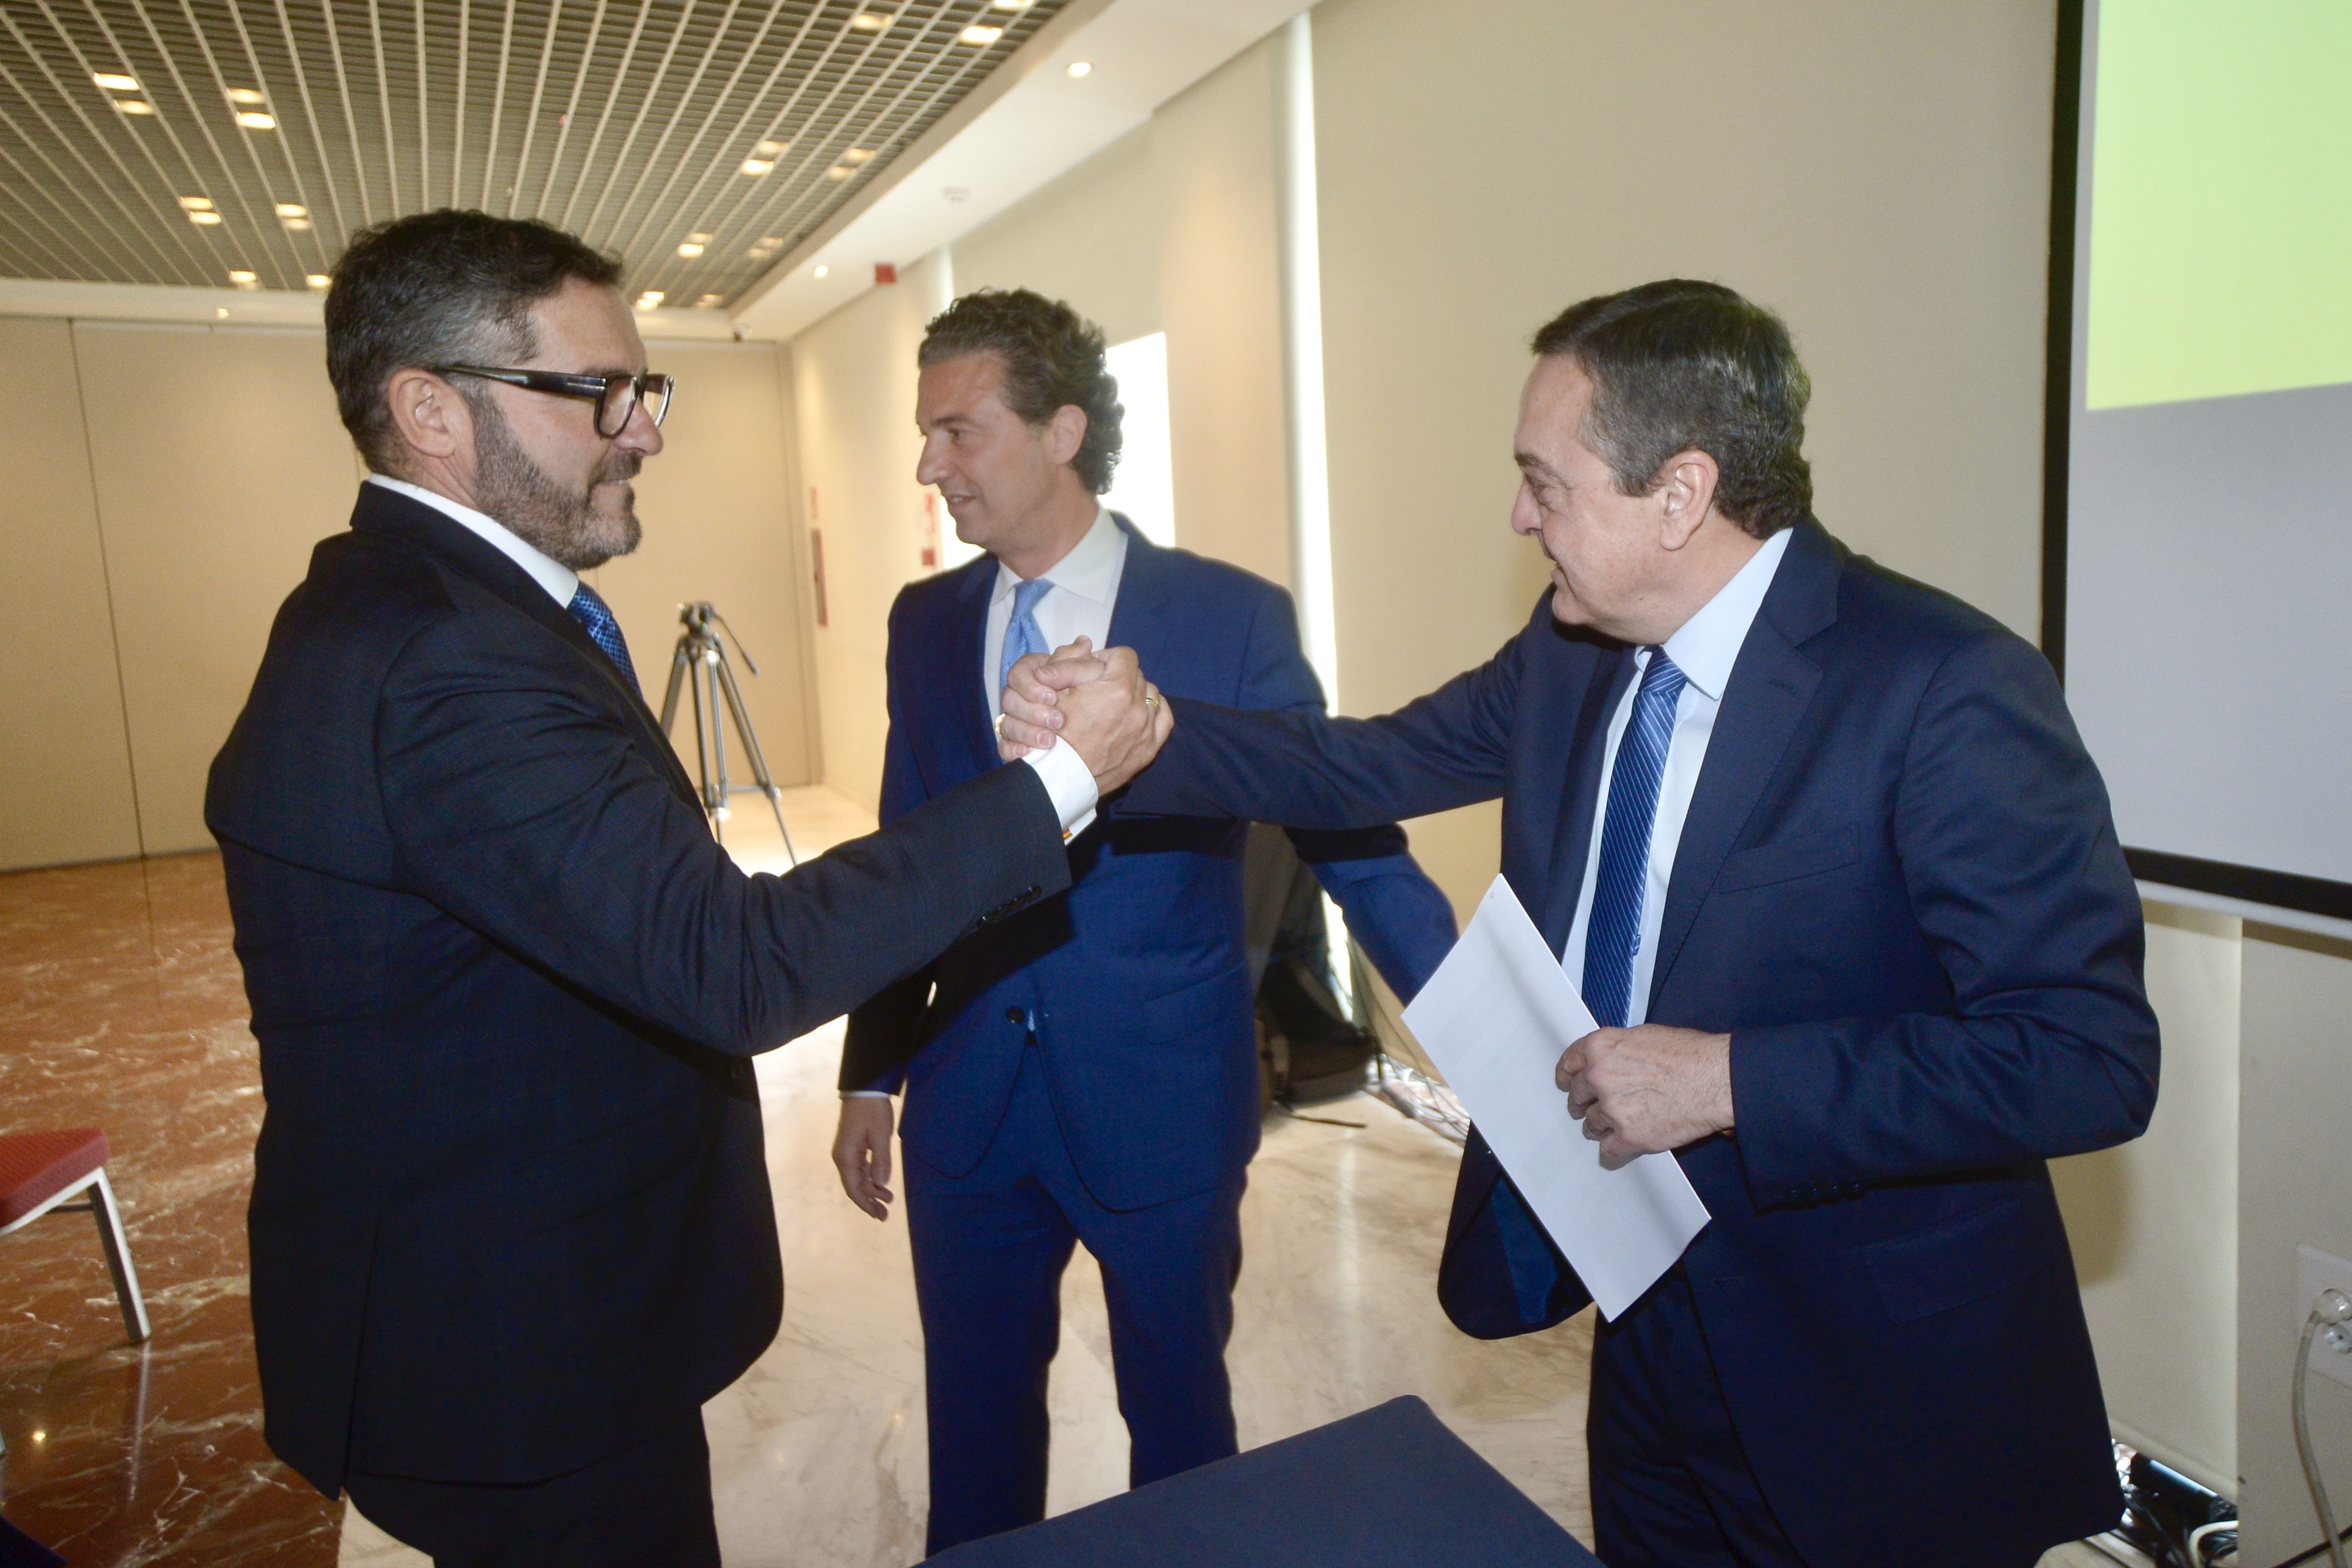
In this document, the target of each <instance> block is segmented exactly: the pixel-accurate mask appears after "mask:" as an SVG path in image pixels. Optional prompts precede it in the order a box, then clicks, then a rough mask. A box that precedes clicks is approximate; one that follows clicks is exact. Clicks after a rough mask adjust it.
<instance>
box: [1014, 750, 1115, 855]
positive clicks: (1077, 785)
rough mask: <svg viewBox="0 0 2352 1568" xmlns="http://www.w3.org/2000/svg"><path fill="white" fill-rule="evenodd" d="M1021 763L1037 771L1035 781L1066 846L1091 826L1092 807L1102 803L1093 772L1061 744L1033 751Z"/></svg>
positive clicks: (1074, 753) (1092, 820) (1093, 817)
mask: <svg viewBox="0 0 2352 1568" xmlns="http://www.w3.org/2000/svg"><path fill="white" fill-rule="evenodd" d="M1021 760H1022V761H1024V762H1025V763H1027V764H1028V765H1029V766H1030V767H1032V768H1035V769H1036V770H1037V778H1038V779H1039V781H1040V782H1042V783H1043V784H1044V785H1045V793H1046V795H1047V796H1049V797H1050V798H1051V799H1052V800H1053V802H1054V813H1055V815H1056V816H1058V817H1060V818H1061V819H1062V841H1063V842H1065V843H1067V842H1068V841H1070V840H1072V839H1075V838H1076V837H1077V836H1078V835H1079V834H1080V833H1083V832H1085V831H1087V828H1088V827H1089V826H1091V825H1092V824H1093V822H1094V820H1095V807H1096V805H1097V804H1098V803H1099V802H1100V801H1101V800H1102V791H1101V790H1099V789H1096V788H1095V773H1094V769H1093V768H1088V767H1087V759H1086V758H1083V757H1080V756H1079V755H1078V754H1077V751H1076V749H1075V748H1074V747H1070V746H1068V745H1067V744H1064V743H1056V744H1055V746H1053V747H1051V748H1049V749H1047V750H1045V751H1033V752H1030V753H1029V754H1028V755H1027V756H1025V757H1024V758H1022V759H1021Z"/></svg>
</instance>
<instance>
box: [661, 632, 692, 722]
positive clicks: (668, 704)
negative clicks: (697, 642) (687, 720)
mask: <svg viewBox="0 0 2352 1568" xmlns="http://www.w3.org/2000/svg"><path fill="white" fill-rule="evenodd" d="M693 640H694V635H693V633H692V632H688V633H687V634H686V635H684V636H682V637H680V638H679V639H678V640H677V650H676V651H675V652H674V653H671V654H670V656H669V692H668V694H667V695H665V696H664V697H663V698H662V712H661V727H662V734H663V735H665V736H667V735H668V734H669V721H670V720H672V719H674V718H676V717H677V684H678V682H680V681H682V680H684V679H685V678H686V661H687V653H686V645H687V644H688V643H690V642H692V641H693Z"/></svg>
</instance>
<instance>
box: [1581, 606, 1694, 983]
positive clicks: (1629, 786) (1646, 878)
mask: <svg viewBox="0 0 2352 1568" xmlns="http://www.w3.org/2000/svg"><path fill="white" fill-rule="evenodd" d="M1684 684H1685V677H1684V675H1683V673H1682V671H1681V670H1679V669H1677V668H1675V662H1674V661H1673V660H1672V659H1669V658H1667V657H1666V651H1665V650H1664V648H1653V649H1651V650H1650V667H1649V668H1648V669H1647V670H1645V671H1643V674H1642V689H1641V690H1640V691H1639V692H1637V693H1635V694H1634V696H1633V717H1632V718H1631V719H1630V720H1628V721H1627V722H1626V725H1625V733H1624V735H1623V736H1622V737H1621V738H1620V739H1619V740H1618V742H1617V766H1616V768H1614V770H1612V772H1611V774H1610V776H1609V813H1608V815H1607V817H1606V818H1605V819H1603V821H1602V823H1601V863H1600V864H1599V865H1598V866H1597V867H1595V868H1594V871H1593V880H1592V914H1591V918H1590V919H1589V920H1588V922H1587V923H1586V925H1585V928H1584V1003H1585V1006H1587V1007H1589V1008H1591V1009H1592V1017H1593V1019H1594V1020H1595V1021H1596V1022H1598V1023H1599V1024H1600V1025H1601V1028H1603V1029H1622V1028H1624V1027H1625V1019H1626V1018H1627V1017H1628V1016H1629V1014H1630V1013H1631V1012H1632V1009H1633V960H1634V957H1635V956H1637V955H1638V954H1639V953H1640V952H1641V949H1642V901H1643V894H1646V893H1647V892H1648V891H1649V884H1650V829H1651V827H1652V825H1653V824H1654V822H1655V821H1657V817H1658V784H1659V782H1660V780H1662V779H1664V778H1665V774H1666V747H1668V746H1669V745H1670V744H1672V742H1673V740H1674V738H1675V703H1676V702H1677V701H1678V700H1679V699H1680V698H1681V696H1682V695H1683V685H1684Z"/></svg>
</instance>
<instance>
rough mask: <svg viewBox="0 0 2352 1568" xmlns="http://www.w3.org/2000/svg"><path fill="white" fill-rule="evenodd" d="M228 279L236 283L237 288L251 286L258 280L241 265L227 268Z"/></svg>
mask: <svg viewBox="0 0 2352 1568" xmlns="http://www.w3.org/2000/svg"><path fill="white" fill-rule="evenodd" d="M228 280H229V281H230V282H231V283H234V284H236V286H237V287H239V288H251V287H254V285H255V284H256V283H257V282H258V281H259V280H258V279H257V278H256V277H254V276H253V274H251V273H250V272H247V270H246V269H245V268H243V267H231V268H229V272H228Z"/></svg>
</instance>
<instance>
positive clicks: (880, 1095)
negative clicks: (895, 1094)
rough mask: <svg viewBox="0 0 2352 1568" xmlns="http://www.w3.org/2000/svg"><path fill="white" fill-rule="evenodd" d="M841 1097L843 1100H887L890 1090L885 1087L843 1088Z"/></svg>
mask: <svg viewBox="0 0 2352 1568" xmlns="http://www.w3.org/2000/svg"><path fill="white" fill-rule="evenodd" d="M841 1097H842V1098H843V1099H844V1100H887V1099H888V1098H890V1092H889V1091H888V1090H887V1089H845V1090H843V1091H842V1092H841Z"/></svg>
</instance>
